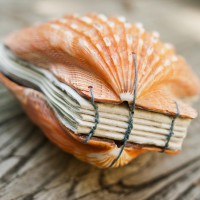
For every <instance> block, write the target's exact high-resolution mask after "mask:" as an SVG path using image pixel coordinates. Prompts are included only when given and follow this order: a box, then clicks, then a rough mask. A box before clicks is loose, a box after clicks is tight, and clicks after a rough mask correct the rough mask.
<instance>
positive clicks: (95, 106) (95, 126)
mask: <svg viewBox="0 0 200 200" xmlns="http://www.w3.org/2000/svg"><path fill="white" fill-rule="evenodd" d="M88 88H89V90H90V95H91V100H90V101H91V103H92V105H93V107H94V110H95V125H94V126H93V127H92V129H91V131H90V133H89V135H88V136H87V138H86V140H85V142H84V144H87V143H88V141H89V140H90V139H91V137H92V136H93V135H94V132H95V130H96V129H97V125H98V124H99V111H98V106H97V104H96V103H95V101H94V93H93V87H92V86H89V87H88Z"/></svg>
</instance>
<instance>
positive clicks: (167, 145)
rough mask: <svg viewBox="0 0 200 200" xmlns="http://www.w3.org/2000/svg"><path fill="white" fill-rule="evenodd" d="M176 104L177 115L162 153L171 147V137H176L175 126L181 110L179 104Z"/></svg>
mask: <svg viewBox="0 0 200 200" xmlns="http://www.w3.org/2000/svg"><path fill="white" fill-rule="evenodd" d="M175 104H176V110H177V112H176V115H174V117H173V119H172V123H171V126H170V129H169V134H168V136H167V141H166V144H165V146H164V148H163V151H162V153H164V152H165V151H166V149H167V148H168V147H169V142H170V140H171V137H172V136H173V135H174V125H175V121H176V119H177V118H178V117H179V116H180V109H179V105H178V103H177V102H176V101H175Z"/></svg>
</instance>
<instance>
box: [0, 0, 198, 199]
mask: <svg viewBox="0 0 200 200" xmlns="http://www.w3.org/2000/svg"><path fill="white" fill-rule="evenodd" d="M86 5H87V6H86ZM88 11H98V12H103V13H105V14H115V15H125V16H127V18H128V20H129V21H141V22H143V23H144V25H145V27H147V29H148V30H154V29H155V30H158V31H159V32H160V33H161V36H162V39H163V40H164V41H169V42H171V43H174V44H175V46H176V47H177V49H178V52H179V53H180V54H182V55H183V56H184V57H186V59H187V60H188V62H189V63H190V64H191V65H192V67H193V69H194V70H195V72H196V73H197V74H199V75H200V68H199V66H200V60H199V51H200V6H199V3H198V2H197V1H195V4H193V1H186V0H184V1H181V0H174V1H172V0H163V1H160V0H148V1H145V0H134V1H131V0H126V1H123V0H117V1H115V0H102V1H99V2H98V3H97V1H93V0H84V1H81V0H77V1H72V0H68V1H65V0H57V1H53V0H46V1H42V0H36V1H26V0H18V1H15V0H8V1H4V0H0V17H1V19H3V20H1V21H0V27H1V29H0V37H1V38H2V37H3V36H4V35H5V34H6V33H8V32H10V31H11V30H15V29H17V28H21V27H24V26H27V25H29V24H32V23H34V22H37V21H41V20H46V19H49V18H52V17H55V16H61V15H63V14H64V13H66V12H67V13H70V12H88ZM195 108H196V109H197V110H198V111H200V102H198V103H197V104H196V105H195ZM199 132H200V120H199V118H198V119H197V120H195V121H194V122H193V124H192V125H191V127H190V130H189V134H188V137H187V139H186V141H185V143H184V147H183V151H182V153H181V154H179V155H177V156H169V155H164V154H159V153H146V154H144V155H142V156H140V157H139V158H137V159H136V160H134V161H133V162H132V163H131V164H130V165H128V166H125V167H124V168H119V169H107V170H100V169H97V168H95V167H92V166H90V165H87V164H85V163H83V162H81V161H79V160H77V159H75V158H74V157H72V156H71V155H68V154H66V153H64V152H62V151H61V150H59V149H58V148H57V147H56V146H54V145H53V144H51V143H50V142H49V141H48V140H47V139H46V138H45V137H44V135H43V134H42V132H41V131H40V130H39V129H38V128H37V127H36V126H35V125H33V124H32V122H30V120H29V119H28V118H27V117H26V116H25V114H24V113H23V111H22V109H21V108H20V105H19V104H18V103H17V102H16V100H15V99H14V97H13V96H12V95H11V94H10V93H9V92H8V91H7V90H6V89H5V88H4V87H3V86H2V85H0V199H2V200H11V199H16V200H22V199H23V200H32V199H36V200H64V199H69V200H75V199H76V200H88V199H95V200H96V199H103V200H110V199H126V200H129V199H130V200H132V199H134V200H160V199H163V200H199V199H200V139H199Z"/></svg>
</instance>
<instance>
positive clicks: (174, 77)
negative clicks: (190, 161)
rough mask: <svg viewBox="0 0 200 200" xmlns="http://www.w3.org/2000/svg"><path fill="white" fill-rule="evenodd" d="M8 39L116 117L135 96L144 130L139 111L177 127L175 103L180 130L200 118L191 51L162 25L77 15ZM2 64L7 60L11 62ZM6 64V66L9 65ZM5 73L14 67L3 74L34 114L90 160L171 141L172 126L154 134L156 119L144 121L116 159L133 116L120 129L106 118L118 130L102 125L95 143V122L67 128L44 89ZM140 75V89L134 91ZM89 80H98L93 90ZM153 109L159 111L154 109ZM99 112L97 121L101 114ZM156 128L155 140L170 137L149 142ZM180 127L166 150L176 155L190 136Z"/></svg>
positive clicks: (52, 135) (101, 161)
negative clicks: (184, 53) (183, 50)
mask: <svg viewBox="0 0 200 200" xmlns="http://www.w3.org/2000/svg"><path fill="white" fill-rule="evenodd" d="M5 45H6V46H7V47H8V48H9V49H10V50H11V51H12V52H13V53H14V55H15V56H16V57H17V58H19V59H22V60H23V61H26V62H28V63H30V64H34V65H35V66H37V67H39V68H40V69H44V70H46V71H48V72H50V73H51V74H52V75H53V77H55V79H56V80H58V81H59V82H60V83H64V84H65V85H67V86H69V87H70V88H72V89H74V90H75V91H76V92H77V93H78V94H79V95H80V96H82V97H83V98H84V99H86V100H89V101H90V100H91V99H93V100H94V102H96V103H97V102H98V103H99V104H98V107H99V113H100V115H103V114H104V115H106V114H107V116H108V115H109V116H112V117H113V116H114V117H116V120H117V115H119V114H120V113H117V109H120V111H121V110H123V106H121V105H124V102H128V103H129V105H131V104H132V103H133V102H134V99H135V101H136V102H135V106H136V110H135V116H133V119H134V120H136V125H137V128H138V129H139V123H142V122H141V121H139V120H138V118H140V119H143V121H145V120H146V121H145V123H147V120H149V121H148V123H150V121H151V117H152V116H153V119H154V118H155V120H153V119H152V121H151V123H154V124H155V123H158V121H159V119H160V121H159V126H160V127H161V126H162V125H163V126H164V125H165V124H166V127H168V128H165V131H166V134H168V132H169V129H170V125H171V124H172V126H171V128H173V126H174V124H173V123H175V122H174V121H175V119H174V121H173V122H171V121H172V118H173V116H176V115H177V106H176V103H175V102H177V105H178V110H179V112H180V113H179V116H178V115H177V118H178V119H177V121H176V123H177V126H176V124H175V129H177V130H178V129H180V127H181V124H185V125H184V126H188V125H189V122H190V121H191V119H194V118H196V117H197V112H196V111H195V110H194V109H193V108H192V107H190V106H189V105H187V104H185V103H184V99H188V98H193V97H195V96H198V95H199V93H200V82H199V80H198V78H197V77H196V76H195V75H194V73H193V72H192V70H191V69H190V68H189V67H188V65H187V63H186V61H185V60H184V58H182V57H181V56H179V55H176V53H175V49H174V47H173V46H172V45H169V44H165V43H162V42H161V41H160V39H159V34H158V33H157V32H153V33H148V32H145V30H144V28H143V26H142V25H141V24H140V23H136V24H130V23H127V22H126V21H125V18H123V17H118V18H115V17H106V16H104V15H96V14H87V15H84V16H75V15H70V16H66V17H64V18H62V19H57V20H54V21H50V22H47V23H44V24H40V25H35V26H32V27H30V28H26V29H23V30H20V31H17V32H14V33H11V34H10V35H8V37H7V38H6V39H5ZM2 51H4V50H2ZM133 53H134V55H135V60H134V57H133ZM4 57H5V56H4ZM2 62H3V61H2ZM0 64H1V63H0ZM1 65H2V66H3V65H4V66H5V63H4V64H1ZM136 67H137V71H136ZM0 69H1V67H0ZM19 69H20V68H19ZM30 69H31V67H30ZM4 71H6V68H5V67H4V70H2V72H4ZM43 72H45V71H43ZM41 73H42V72H41ZM4 74H6V73H2V74H0V81H1V82H3V83H4V84H5V85H6V86H7V87H8V88H9V89H10V90H11V91H12V92H13V93H14V94H15V96H16V97H17V98H18V100H19V101H20V102H21V104H22V106H23V108H24V110H25V111H26V113H27V114H28V116H29V117H30V118H31V120H32V121H33V122H34V123H35V124H37V125H38V126H39V127H40V128H41V129H42V130H43V132H44V133H45V134H46V135H47V137H48V138H49V139H50V140H51V141H52V142H54V143H55V144H57V145H58V146H59V147H60V148H62V149H63V150H65V151H67V152H69V153H71V154H73V155H75V156H76V157H78V158H79V159H81V160H83V161H85V162H88V163H91V164H93V165H95V166H98V167H102V168H106V167H109V166H111V165H112V163H113V162H114V161H116V162H114V163H113V167H118V166H123V165H125V164H127V163H129V162H130V161H131V160H133V159H134V158H135V157H137V156H138V155H140V154H141V153H144V152H147V151H158V152H160V151H162V147H163V146H165V138H166V136H162V134H160V133H161V132H162V131H163V132H162V133H163V134H165V131H164V129H163V130H161V129H158V130H157V131H158V133H157V134H155V133H154V134H153V131H154V130H153V129H152V126H151V125H148V126H147V125H146V126H147V128H146V129H145V131H144V127H142V128H141V130H140V131H136V130H135V129H134V128H133V130H131V129H130V132H131V131H133V135H131V136H130V140H131V138H132V142H129V143H127V144H126V145H125V146H124V151H123V152H121V153H122V155H121V157H119V159H117V160H115V159H116V157H117V156H118V155H119V154H120V151H121V147H120V145H117V142H116V141H117V140H119V141H120V140H122V139H123V135H119V134H117V133H118V131H119V132H120V133H121V132H123V131H124V132H125V131H126V129H127V127H128V122H127V121H126V124H125V125H123V123H122V122H121V121H120V126H121V127H120V128H119V127H118V125H117V123H116V121H115V120H110V121H109V120H108V117H107V121H106V120H105V122H104V123H105V124H106V123H107V125H108V123H110V126H111V125H112V130H115V131H116V132H115V133H114V132H112V133H111V132H109V130H108V129H109V127H108V126H106V125H105V124H104V125H101V124H98V125H97V127H96V128H97V129H96V130H94V136H93V137H92V138H91V139H90V140H89V141H88V144H84V141H85V138H86V136H85V134H86V133H88V132H90V129H91V128H92V127H93V125H91V126H90V128H88V127H87V128H85V127H82V128H81V127H79V130H78V131H79V132H77V133H78V134H77V133H75V131H72V130H71V129H70V128H66V127H63V124H62V123H61V122H60V120H59V118H58V116H57V115H56V112H55V110H54V109H53V108H52V106H50V105H49V102H48V100H47V98H46V97H45V95H44V94H43V93H42V92H41V91H37V90H36V89H32V88H29V87H26V85H22V84H18V82H17V81H13V79H11V78H9V76H5V75H4ZM136 78H137V81H138V82H137V93H134V92H136V90H135V89H136V88H135V86H136ZM48 84H50V83H48ZM88 86H92V88H93V93H91V90H90V89H88ZM134 94H135V95H134ZM83 101H84V100H83ZM116 104H117V105H116ZM115 105H116V106H115ZM118 105H119V106H118ZM90 106H91V105H90ZM104 106H105V107H104ZM106 106H107V107H106ZM112 106H114V107H112ZM86 107H87V106H86ZM88 108H89V107H87V109H88ZM85 109H86V108H85ZM90 109H93V107H90ZM132 111H133V110H132ZM85 112H86V111H85ZM124 112H126V115H123V116H121V115H120V117H122V118H123V117H125V116H126V118H125V120H128V107H126V111H124ZM93 113H94V110H93ZM105 113H106V114H105ZM151 113H154V114H153V115H152V116H151ZM139 116H140V117H139ZM134 117H135V118H134ZM147 118H148V119H147ZM92 119H93V122H94V118H92ZM131 119H132V118H131ZM101 120H102V119H101ZM120 120H121V118H120ZM137 120H138V121H137ZM137 123H138V124H137ZM129 125H130V123H129ZM88 126H89V125H88ZM115 126H116V127H117V128H116V127H115ZM123 126H124V127H123ZM153 126H154V125H153ZM102 130H107V131H108V132H107V133H106V132H105V131H102ZM148 131H149V133H152V137H153V138H155V140H156V138H163V137H164V139H162V142H160V143H159V146H156V145H155V144H154V143H149V141H148V140H147V139H146V140H145V142H141V141H143V140H144V138H143V139H141V138H140V137H141V136H140V134H143V135H144V133H145V134H146V132H148ZM159 131H161V132H160V133H159ZM184 131H186V130H184ZM184 131H182V132H184ZM95 132H96V134H95ZM174 132H175V131H174ZM180 132H181V130H180ZM180 132H179V131H177V133H176V132H175V136H177V138H175V137H174V138H172V139H173V141H175V142H174V143H173V142H171V143H170V145H171V149H166V151H165V152H166V153H169V154H176V153H178V152H179V151H180V149H181V147H176V146H173V145H175V144H176V141H179V139H180V138H181V142H180V145H179V146H181V144H182V139H184V137H185V135H184V136H183V135H181V136H180V137H179V136H178V134H179V133H180ZM182 132H181V133H182ZM80 133H83V134H80ZM134 133H135V135H134ZM130 134H131V133H130ZM184 134H185V132H184ZM105 135H106V138H105ZM134 137H135V138H134ZM113 138H114V139H113ZM133 141H136V142H133ZM156 144H157V143H156ZM173 147H174V148H173Z"/></svg>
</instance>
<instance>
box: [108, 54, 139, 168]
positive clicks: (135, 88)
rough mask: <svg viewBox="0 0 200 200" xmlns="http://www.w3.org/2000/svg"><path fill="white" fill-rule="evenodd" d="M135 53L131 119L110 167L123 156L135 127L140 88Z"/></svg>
mask: <svg viewBox="0 0 200 200" xmlns="http://www.w3.org/2000/svg"><path fill="white" fill-rule="evenodd" d="M132 55H133V60H134V73H135V77H134V86H133V88H134V92H133V93H134V94H133V102H132V105H131V108H130V109H129V121H128V128H127V130H126V132H125V136H124V139H123V145H122V147H121V149H120V152H119V154H118V156H117V157H116V159H115V160H114V161H113V162H112V163H111V165H110V167H112V166H113V165H114V164H115V163H116V162H117V161H118V160H119V158H120V157H121V155H122V153H123V151H124V148H125V146H126V144H127V142H128V140H129V136H130V134H131V131H132V129H133V126H134V121H133V117H134V114H135V106H136V97H137V89H138V71H137V58H136V55H135V53H132Z"/></svg>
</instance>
